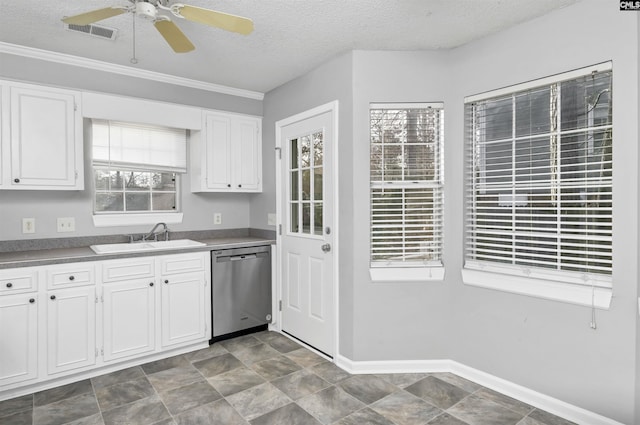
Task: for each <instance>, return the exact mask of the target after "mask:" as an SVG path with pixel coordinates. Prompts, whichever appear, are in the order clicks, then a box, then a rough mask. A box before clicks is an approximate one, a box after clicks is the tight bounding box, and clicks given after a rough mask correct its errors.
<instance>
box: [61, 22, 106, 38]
mask: <svg viewBox="0 0 640 425" xmlns="http://www.w3.org/2000/svg"><path fill="white" fill-rule="evenodd" d="M64 26H65V28H66V29H68V30H69V31H76V32H81V33H84V34H87V35H92V36H94V37H99V38H106V39H109V40H115V39H116V34H117V33H118V30H117V29H115V28H109V27H101V26H100V25H93V24H90V25H74V24H65V25H64Z"/></svg>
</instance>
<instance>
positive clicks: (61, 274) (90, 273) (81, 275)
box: [47, 264, 95, 289]
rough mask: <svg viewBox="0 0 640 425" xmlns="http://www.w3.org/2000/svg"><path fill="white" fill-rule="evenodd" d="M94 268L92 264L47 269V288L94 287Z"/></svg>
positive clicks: (66, 265) (65, 265)
mask: <svg viewBox="0 0 640 425" xmlns="http://www.w3.org/2000/svg"><path fill="white" fill-rule="evenodd" d="M94 275H95V272H94V266H93V265H91V264H64V265H61V266H54V267H48V268H47V287H48V288H49V289H52V288H67V287H75V286H83V285H93V284H94V283H95V279H94Z"/></svg>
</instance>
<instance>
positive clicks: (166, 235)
mask: <svg viewBox="0 0 640 425" xmlns="http://www.w3.org/2000/svg"><path fill="white" fill-rule="evenodd" d="M160 226H162V227H163V231H162V233H164V240H165V241H168V240H169V228H168V227H167V224H166V223H157V224H156V225H155V226H153V229H151V231H150V232H149V233H147V234H146V235H144V236H143V237H142V240H143V241H148V240H149V238H150V237H153V240H154V241H157V240H158V233H157V232H156V229H157V228H158V227H160Z"/></svg>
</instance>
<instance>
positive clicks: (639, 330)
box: [636, 13, 640, 421]
mask: <svg viewBox="0 0 640 425" xmlns="http://www.w3.org/2000/svg"><path fill="white" fill-rule="evenodd" d="M636 16H637V17H638V25H637V28H636V31H637V36H638V44H637V45H638V48H640V13H637V14H636ZM636 77H637V80H638V81H637V84H638V87H637V89H638V91H637V96H638V111H639V112H640V55H638V73H637V74H636ZM637 122H638V142H639V143H640V119H638V120H637ZM638 160H639V162H638V163H637V164H636V169H640V156H639V158H638ZM638 187H640V176H639V180H638ZM639 203H640V202H639ZM638 220H639V221H640V214H638ZM638 229H639V231H638V239H637V241H636V242H637V246H638V248H637V250H638V257H637V263H638V264H640V223H638ZM636 295H637V296H638V314H637V315H636V421H640V279H638V293H637V294H636Z"/></svg>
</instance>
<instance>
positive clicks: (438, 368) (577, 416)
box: [335, 356, 624, 425]
mask: <svg viewBox="0 0 640 425" xmlns="http://www.w3.org/2000/svg"><path fill="white" fill-rule="evenodd" d="M335 363H336V365H337V366H339V367H341V368H342V369H344V370H346V371H347V372H349V373H352V374H366V373H437V372H450V373H454V374H456V375H458V376H460V377H462V378H465V379H468V380H470V381H473V382H475V383H477V384H480V385H482V386H484V387H487V388H489V389H492V390H494V391H498V392H500V393H502V394H504V395H506V396H509V397H512V398H515V399H518V400H520V401H522V402H524V403H527V404H529V405H531V406H534V407H537V408H538V409H541V410H545V411H547V412H549V413H552V414H554V415H557V416H560V417H561V418H565V419H567V420H569V421H572V422H575V423H577V424H580V425H624V424H622V423H620V422H617V421H614V420H613V419H610V418H607V417H604V416H602V415H599V414H597V413H594V412H591V411H589V410H586V409H583V408H581V407H578V406H574V405H572V404H569V403H565V402H564V401H562V400H558V399H556V398H553V397H549V396H547V395H545V394H542V393H539V392H537V391H534V390H531V389H529V388H526V387H523V386H521V385H518V384H515V383H513V382H510V381H507V380H505V379H502V378H498V377H497V376H493V375H491V374H488V373H486V372H483V371H481V370H478V369H474V368H472V367H469V366H466V365H464V364H462V363H458V362H456V361H453V360H398V361H354V360H351V359H348V358H346V357H344V356H337V357H336V359H335Z"/></svg>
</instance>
